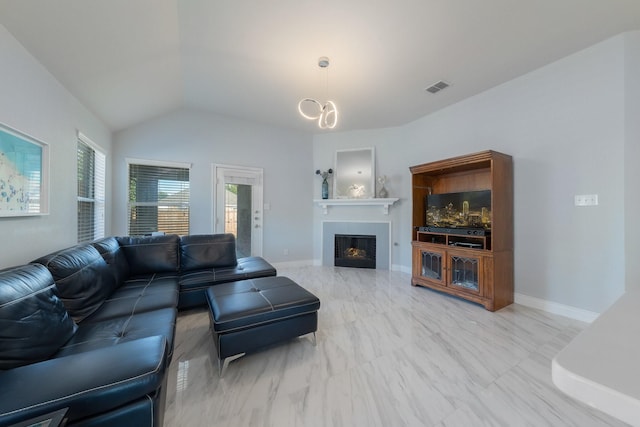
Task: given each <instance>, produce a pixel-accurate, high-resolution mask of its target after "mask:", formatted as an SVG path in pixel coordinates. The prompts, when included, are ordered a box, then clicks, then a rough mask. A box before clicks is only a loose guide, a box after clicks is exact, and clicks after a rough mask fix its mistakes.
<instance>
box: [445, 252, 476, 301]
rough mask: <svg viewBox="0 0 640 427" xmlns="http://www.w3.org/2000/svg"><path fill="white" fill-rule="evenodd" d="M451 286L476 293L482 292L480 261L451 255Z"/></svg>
mask: <svg viewBox="0 0 640 427" xmlns="http://www.w3.org/2000/svg"><path fill="white" fill-rule="evenodd" d="M449 262H450V263H451V264H450V266H451V267H450V273H451V278H450V282H449V283H450V284H451V285H452V286H455V287H458V288H462V289H464V290H467V291H471V292H474V293H479V292H480V259H479V258H473V257H465V256H458V255H450V257H449Z"/></svg>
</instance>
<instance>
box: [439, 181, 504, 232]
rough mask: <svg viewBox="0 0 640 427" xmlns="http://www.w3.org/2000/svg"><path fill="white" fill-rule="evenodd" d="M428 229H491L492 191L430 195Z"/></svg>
mask: <svg viewBox="0 0 640 427" xmlns="http://www.w3.org/2000/svg"><path fill="white" fill-rule="evenodd" d="M426 211H427V212H426V213H427V215H426V216H427V226H428V227H449V228H456V227H458V228H483V229H485V230H490V229H491V190H480V191H463V192H460V193H442V194H429V195H428V196H427V197H426Z"/></svg>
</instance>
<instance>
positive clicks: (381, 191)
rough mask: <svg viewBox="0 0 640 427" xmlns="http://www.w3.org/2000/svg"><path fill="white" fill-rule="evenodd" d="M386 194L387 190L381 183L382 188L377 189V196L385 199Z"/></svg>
mask: <svg viewBox="0 0 640 427" xmlns="http://www.w3.org/2000/svg"><path fill="white" fill-rule="evenodd" d="M388 195H389V192H388V191H387V189H386V188H384V185H383V186H382V188H381V189H380V190H378V197H379V198H381V199H386V198H387V196H388Z"/></svg>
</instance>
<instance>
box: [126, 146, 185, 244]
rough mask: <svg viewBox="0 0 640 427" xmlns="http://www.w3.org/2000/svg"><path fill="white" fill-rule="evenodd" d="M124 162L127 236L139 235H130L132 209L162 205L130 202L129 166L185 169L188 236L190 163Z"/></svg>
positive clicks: (146, 160) (133, 159) (138, 160)
mask: <svg viewBox="0 0 640 427" xmlns="http://www.w3.org/2000/svg"><path fill="white" fill-rule="evenodd" d="M125 162H126V165H127V168H126V170H127V177H126V185H127V189H126V192H125V194H126V197H127V200H126V219H125V223H126V227H127V234H129V235H134V234H137V235H140V233H132V230H131V218H132V208H134V207H142V206H155V207H158V208H160V207H162V206H163V205H162V204H161V203H160V201H158V202H132V201H131V166H132V165H137V166H148V167H157V168H175V169H185V170H186V172H187V173H188V181H187V184H188V187H187V188H188V190H189V196H188V199H187V202H186V206H187V209H188V215H187V224H186V231H187V232H186V234H189V232H190V230H191V176H192V174H191V169H192V164H191V163H184V162H169V161H160V160H148V159H139V158H129V157H127V158H125ZM174 205H177V204H170V205H169V206H174ZM180 205H184V203H181V204H180ZM156 232H158V233H163V231H160V230H156V231H149V232H145V233H142V234H143V235H148V234H154V233H156Z"/></svg>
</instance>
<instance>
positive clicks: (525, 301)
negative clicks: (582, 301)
mask: <svg viewBox="0 0 640 427" xmlns="http://www.w3.org/2000/svg"><path fill="white" fill-rule="evenodd" d="M513 299H514V302H515V303H516V304H521V305H526V306H527V307H531V308H537V309H539V310H544V311H547V312H549V313H553V314H558V315H560V316H564V317H569V318H571V319H576V320H580V321H582V322H587V323H591V322H593V321H594V320H596V319H597V318H598V316H599V315H600V313H596V312H595V311H589V310H584V309H582V308H577V307H573V306H570V305H565V304H560V303H557V302H553V301H548V300H544V299H540V298H536V297H531V296H529V295H524V294H519V293H517V292H516V293H515V294H514V296H513Z"/></svg>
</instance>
